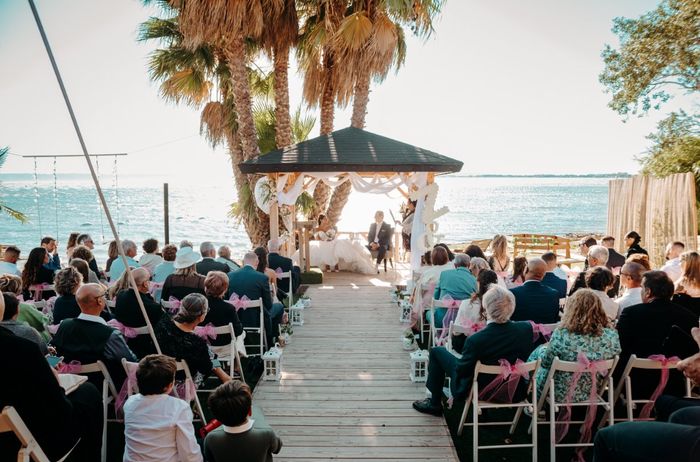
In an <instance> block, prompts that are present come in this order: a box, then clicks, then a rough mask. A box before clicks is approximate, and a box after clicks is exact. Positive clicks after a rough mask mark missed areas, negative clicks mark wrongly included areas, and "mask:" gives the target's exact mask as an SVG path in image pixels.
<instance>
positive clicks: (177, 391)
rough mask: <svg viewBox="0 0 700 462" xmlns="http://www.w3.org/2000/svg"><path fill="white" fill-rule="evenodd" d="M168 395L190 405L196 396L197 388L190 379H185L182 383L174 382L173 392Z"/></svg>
mask: <svg viewBox="0 0 700 462" xmlns="http://www.w3.org/2000/svg"><path fill="white" fill-rule="evenodd" d="M170 394H171V395H172V396H174V397H176V398H180V399H181V400H183V401H187V402H188V403H190V402H192V401H193V400H194V397H195V396H196V394H197V387H196V386H195V384H194V382H193V381H192V380H190V379H185V381H184V382H181V381H175V386H174V387H173V391H172V392H171V393H170Z"/></svg>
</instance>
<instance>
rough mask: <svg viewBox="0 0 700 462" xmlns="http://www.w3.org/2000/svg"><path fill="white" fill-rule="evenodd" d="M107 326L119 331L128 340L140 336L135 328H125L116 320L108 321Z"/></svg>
mask: <svg viewBox="0 0 700 462" xmlns="http://www.w3.org/2000/svg"><path fill="white" fill-rule="evenodd" d="M107 324H109V325H110V326H112V327H114V328H115V329H117V330H118V331H119V332H121V333H122V335H123V336H124V337H126V338H136V337H137V336H138V335H139V334H138V333H137V332H136V329H134V328H133V327H128V326H125V325H124V324H122V323H121V322H119V321H117V320H116V319H110V320H109V321H107Z"/></svg>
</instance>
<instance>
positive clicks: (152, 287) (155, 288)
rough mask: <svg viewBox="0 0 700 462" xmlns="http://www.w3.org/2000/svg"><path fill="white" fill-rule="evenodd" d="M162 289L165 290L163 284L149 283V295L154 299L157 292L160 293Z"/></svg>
mask: <svg viewBox="0 0 700 462" xmlns="http://www.w3.org/2000/svg"><path fill="white" fill-rule="evenodd" d="M162 288H163V283H162V282H149V283H148V293H149V294H151V296H152V297H155V296H156V292H158V291H159V290H161V289H162Z"/></svg>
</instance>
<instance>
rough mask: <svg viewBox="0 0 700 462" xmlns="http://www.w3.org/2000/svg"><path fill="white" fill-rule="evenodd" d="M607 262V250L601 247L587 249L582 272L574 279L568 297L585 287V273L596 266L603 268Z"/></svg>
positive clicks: (595, 246)
mask: <svg viewBox="0 0 700 462" xmlns="http://www.w3.org/2000/svg"><path fill="white" fill-rule="evenodd" d="M607 262H608V249H606V248H605V247H603V246H602V245H594V246H591V247H590V248H589V249H588V254H587V255H586V266H585V267H584V270H583V271H581V272H580V273H579V274H578V276H577V277H576V280H575V281H574V285H573V286H572V287H571V290H570V291H569V296H571V295H573V294H574V292H576V291H577V290H579V289H582V288H584V287H586V271H588V270H589V269H590V268H595V267H596V266H605V265H606V263H607Z"/></svg>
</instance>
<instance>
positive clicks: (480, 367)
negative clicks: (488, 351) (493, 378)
mask: <svg viewBox="0 0 700 462" xmlns="http://www.w3.org/2000/svg"><path fill="white" fill-rule="evenodd" d="M538 365H539V361H530V362H527V363H523V365H522V370H523V371H527V373H528V374H532V373H533V372H535V370H537V366H538ZM501 372H502V369H501V366H490V365H487V364H482V363H481V361H477V363H476V367H475V368H474V378H473V379H472V382H474V383H476V381H477V378H478V376H479V374H482V375H500V374H501Z"/></svg>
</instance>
